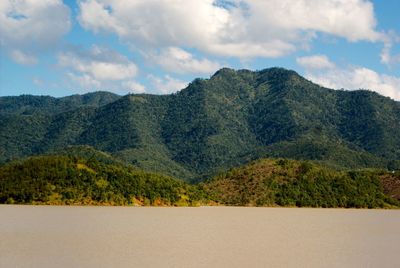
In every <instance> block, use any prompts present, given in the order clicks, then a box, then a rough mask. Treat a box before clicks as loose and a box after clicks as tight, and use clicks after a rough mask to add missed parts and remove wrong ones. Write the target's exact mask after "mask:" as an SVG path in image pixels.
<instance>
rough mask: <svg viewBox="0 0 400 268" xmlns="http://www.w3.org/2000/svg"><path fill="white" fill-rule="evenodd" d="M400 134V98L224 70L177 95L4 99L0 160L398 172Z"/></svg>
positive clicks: (206, 169) (206, 170) (285, 74)
mask: <svg viewBox="0 0 400 268" xmlns="http://www.w3.org/2000/svg"><path fill="white" fill-rule="evenodd" d="M398 133H400V103H399V102H396V101H393V100H391V99H389V98H387V97H383V96H380V95H378V94H376V93H373V92H370V91H366V90H359V91H343V90H338V91H337V90H331V89H327V88H322V87H320V86H318V85H316V84H313V83H311V82H310V81H308V80H306V79H304V78H303V77H301V76H299V75H298V74H297V73H296V72H294V71H289V70H285V69H281V68H270V69H265V70H262V71H257V72H252V71H249V70H239V71H235V70H232V69H227V68H224V69H221V70H219V71H218V72H216V73H215V74H214V75H213V76H212V77H211V78H209V79H195V80H194V81H193V82H192V83H190V84H189V86H188V87H187V88H185V89H183V90H181V91H180V92H178V93H176V94H171V95H161V96H160V95H148V94H137V95H126V96H123V97H120V96H117V95H113V94H111V93H106V92H98V93H90V94H86V95H82V96H79V95H75V96H70V97H65V98H59V99H57V98H51V97H35V96H20V97H1V98H0V162H3V163H4V162H9V161H11V160H16V159H19V158H22V157H26V156H31V155H37V154H43V153H48V152H52V151H57V150H62V149H63V148H65V147H68V146H70V145H90V146H92V147H94V148H96V149H98V150H102V151H105V152H108V153H110V154H111V155H112V156H114V157H117V158H119V159H121V160H122V161H124V162H127V163H131V164H134V165H135V166H137V167H140V168H142V169H144V170H146V171H152V172H158V173H163V174H166V175H169V176H173V177H177V178H180V179H183V180H186V181H193V180H195V181H198V180H203V179H204V178H207V177H210V176H213V175H215V174H217V173H219V172H222V171H226V170H227V169H229V168H232V167H235V166H238V165H242V164H245V163H248V162H249V161H251V160H255V159H258V158H263V157H289V158H294V159H309V160H316V161H319V162H320V163H322V164H324V165H328V166H332V167H335V168H339V169H340V168H359V167H381V168H389V169H398V168H399V167H400V161H399V160H400V135H399V134H398Z"/></svg>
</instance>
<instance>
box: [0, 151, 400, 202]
mask: <svg viewBox="0 0 400 268" xmlns="http://www.w3.org/2000/svg"><path fill="white" fill-rule="evenodd" d="M399 200H400V172H394V173H392V172H388V171H384V170H376V169H367V170H358V171H337V170H335V169H331V168H327V167H324V166H321V165H319V164H316V163H313V162H308V161H296V160H287V159H262V160H258V161H255V162H252V163H251V164H249V165H246V166H243V167H240V168H235V169H232V170H230V171H228V172H225V173H223V174H221V175H219V176H217V177H214V178H213V179H209V180H208V181H206V182H202V183H199V184H196V185H191V184H188V183H186V182H184V181H181V180H177V179H173V178H171V177H167V176H164V175H159V174H154V173H148V172H145V171H143V170H140V169H138V168H136V167H134V166H132V165H130V164H126V163H124V162H122V161H120V160H118V159H115V158H114V157H112V156H111V155H109V154H107V153H103V152H100V151H97V150H94V149H93V148H91V147H89V146H78V147H69V148H67V149H66V150H64V151H62V152H55V153H53V154H49V155H42V156H35V157H30V158H27V159H24V160H20V161H14V162H11V163H7V164H4V165H2V166H0V204H1V203H8V204H53V205H133V206H147V205H153V206H198V205H210V204H211V205H212V204H216V205H217V204H219V205H234V206H238V205H240V206H298V207H303V206H306V207H357V208H383V207H385V208H387V207H398V206H400V202H399Z"/></svg>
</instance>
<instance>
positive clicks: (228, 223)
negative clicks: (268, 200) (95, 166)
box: [0, 206, 400, 268]
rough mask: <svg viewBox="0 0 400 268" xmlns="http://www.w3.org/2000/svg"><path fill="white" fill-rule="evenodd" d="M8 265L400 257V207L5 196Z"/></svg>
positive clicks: (4, 259) (0, 260)
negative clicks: (55, 200)
mask: <svg viewBox="0 0 400 268" xmlns="http://www.w3.org/2000/svg"><path fill="white" fill-rule="evenodd" d="M0 267H7V268H8V267H400V211H398V210H353V209H349V210H344V209H296V208H228V207H204V208H129V207H51V206H41V207H36V206H0Z"/></svg>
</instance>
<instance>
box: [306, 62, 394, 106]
mask: <svg viewBox="0 0 400 268" xmlns="http://www.w3.org/2000/svg"><path fill="white" fill-rule="evenodd" d="M325 57H326V56H325ZM327 59H328V58H327ZM328 60H329V59H328ZM303 67H305V77H306V78H307V79H309V80H311V81H313V82H314V83H317V84H319V85H321V86H324V87H327V88H333V89H346V90H356V89H368V90H372V91H375V92H378V93H379V94H381V95H384V96H387V97H390V98H392V99H395V100H400V77H395V76H391V75H387V74H379V73H377V72H375V71H373V70H371V69H368V68H365V67H360V66H350V65H349V66H341V67H339V66H335V65H334V66H333V67H331V68H325V69H316V68H309V66H307V65H303Z"/></svg>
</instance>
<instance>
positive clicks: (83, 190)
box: [0, 147, 201, 206]
mask: <svg viewBox="0 0 400 268" xmlns="http://www.w3.org/2000/svg"><path fill="white" fill-rule="evenodd" d="M197 192H198V191H197V190H196V188H195V187H194V186H190V185H188V184H186V183H184V182H182V181H180V180H176V179H173V178H170V177H167V176H163V175H158V174H152V173H147V172H144V171H142V170H139V169H137V168H135V167H133V166H130V165H124V164H120V163H119V161H118V160H115V159H113V158H112V157H111V156H109V155H107V154H105V153H102V152H98V151H96V150H93V149H92V148H90V147H80V148H79V147H78V148H70V150H68V151H67V152H64V153H63V154H52V155H45V156H44V155H43V156H35V157H31V158H27V159H24V160H22V161H16V162H11V163H8V164H5V165H3V166H1V167H0V203H3V204H4V203H9V204H52V205H62V204H64V205H65V204H66V205H175V206H188V205H195V204H196V203H197V202H198V200H199V198H200V197H201V196H200V195H198V194H197Z"/></svg>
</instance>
